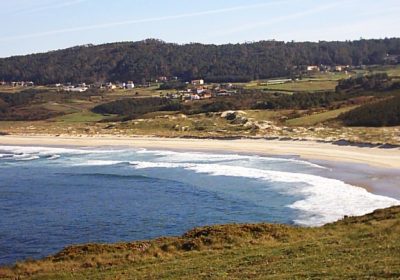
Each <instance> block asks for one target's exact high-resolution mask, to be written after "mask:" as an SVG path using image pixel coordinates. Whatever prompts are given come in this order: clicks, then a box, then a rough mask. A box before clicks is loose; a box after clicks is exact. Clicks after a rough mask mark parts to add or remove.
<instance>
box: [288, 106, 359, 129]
mask: <svg viewBox="0 0 400 280" xmlns="http://www.w3.org/2000/svg"><path fill="white" fill-rule="evenodd" d="M356 107H357V106H351V107H346V108H340V109H336V110H330V111H326V112H323V113H316V114H312V115H309V116H304V117H300V118H295V119H290V120H287V121H286V124H287V125H290V126H313V125H316V124H319V123H323V122H325V121H328V120H332V119H335V118H337V117H338V116H339V115H340V114H341V113H344V112H348V111H350V110H352V109H354V108H356Z"/></svg>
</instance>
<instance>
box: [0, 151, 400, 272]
mask: <svg viewBox="0 0 400 280" xmlns="http://www.w3.org/2000/svg"><path fill="white" fill-rule="evenodd" d="M325 169H327V167H325V166H322V165H318V164H316V163H312V162H308V161H304V160H301V159H299V158H297V157H294V156H293V157H278V156H271V157H268V156H256V155H243V154H230V153H215V152H201V153H200V152H182V151H179V152H178V151H168V150H150V149H139V148H130V147H96V148H89V147H74V148H71V147H27V146H0V264H2V265H10V264H13V263H15V262H16V261H21V260H26V259H38V258H42V257H44V256H47V255H49V254H54V253H57V252H58V251H60V250H61V249H63V248H64V247H66V246H68V245H73V244H82V243H93V242H97V243H112V242H120V241H133V240H144V239H151V238H155V237H160V236H177V235H181V234H183V233H185V232H186V231H188V230H190V229H192V228H194V227H198V226H204V225H213V224H226V223H258V222H268V223H284V224H290V225H297V226H320V225H324V224H326V223H330V222H334V221H336V220H338V219H341V218H342V217H343V216H345V215H348V216H351V215H363V214H365V213H368V212H371V211H373V210H375V209H377V208H384V207H389V206H392V205H399V204H400V201H399V200H397V199H395V198H390V197H386V196H381V195H376V194H372V193H370V192H368V191H366V190H365V189H364V188H360V187H356V186H353V185H349V184H346V183H345V182H343V181H341V180H338V179H332V178H328V177H324V176H321V174H323V173H324V172H323V171H324V170H325ZM327 171H328V170H327Z"/></svg>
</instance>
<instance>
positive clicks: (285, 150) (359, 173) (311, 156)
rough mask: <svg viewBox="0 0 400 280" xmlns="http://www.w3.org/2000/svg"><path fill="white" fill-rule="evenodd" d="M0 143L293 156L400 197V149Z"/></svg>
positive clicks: (120, 139) (271, 143) (102, 139)
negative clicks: (399, 184)
mask: <svg viewBox="0 0 400 280" xmlns="http://www.w3.org/2000/svg"><path fill="white" fill-rule="evenodd" d="M0 145H14V146H53V147H54V146H59V147H60V146H61V147H113V146H114V147H133V148H146V149H163V150H172V151H179V152H185V151H191V152H211V153H212V152H215V153H238V154H247V155H260V156H277V157H295V158H298V159H302V160H306V161H309V162H311V163H315V164H318V165H321V166H324V167H326V169H322V170H321V171H320V172H317V173H316V175H319V176H322V177H327V178H331V179H337V180H340V181H343V182H345V183H347V184H350V185H353V186H357V187H361V188H364V189H366V190H367V191H368V192H371V193H374V194H377V195H384V196H388V197H392V198H395V199H399V200H400V187H399V186H398V183H397V182H399V181H400V149H399V148H397V147H394V148H386V149H384V148H379V147H376V146H375V147H370V146H362V145H361V146H355V145H335V144H333V143H326V142H318V141H294V140H267V139H248V138H244V139H233V140H220V139H218V140H217V139H195V138H160V137H150V136H149V137H129V136H109V135H107V136H106V135H102V136H97V137H90V136H80V137H74V136H68V137H66V136H51V135H35V136H32V135H29V136H23V135H6V136H0Z"/></svg>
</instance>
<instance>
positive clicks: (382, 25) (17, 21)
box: [0, 0, 400, 57]
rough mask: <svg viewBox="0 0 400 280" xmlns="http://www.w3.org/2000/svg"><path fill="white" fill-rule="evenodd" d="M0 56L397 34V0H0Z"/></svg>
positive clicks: (399, 10) (399, 20)
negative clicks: (133, 44)
mask: <svg viewBox="0 0 400 280" xmlns="http://www.w3.org/2000/svg"><path fill="white" fill-rule="evenodd" d="M0 5H1V9H0V57H8V56H13V55H24V54H30V53H38V52H46V51H50V50H56V49H63V48H68V47H72V46H76V45H84V44H102V43H111V42H121V41H140V40H144V39H147V38H156V39H161V40H163V41H166V42H173V43H179V44H184V43H190V42H200V43H207V44H208V43H210V44H225V43H244V42H252V41H260V40H278V41H296V42H300V41H322V40H325V41H332V40H340V41H343V40H357V39H360V38H364V39H370V38H377V39H378V38H385V37H400V28H399V26H400V16H399V14H400V1H399V0H379V1H377V0H264V1H261V0H229V1H226V0H131V1H129V0H0Z"/></svg>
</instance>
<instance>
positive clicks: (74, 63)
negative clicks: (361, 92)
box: [0, 38, 400, 84]
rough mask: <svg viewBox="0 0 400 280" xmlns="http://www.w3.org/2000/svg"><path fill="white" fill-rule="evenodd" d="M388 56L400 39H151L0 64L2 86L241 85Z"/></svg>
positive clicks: (397, 52) (399, 48) (12, 59)
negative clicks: (163, 81) (174, 81)
mask: <svg viewBox="0 0 400 280" xmlns="http://www.w3.org/2000/svg"><path fill="white" fill-rule="evenodd" d="M387 54H391V55H394V56H396V55H400V39H398V38H393V39H381V40H359V41H346V42H325V41H321V42H319V43H312V42H304V43H295V42H288V43H285V42H279V41H260V42H254V43H244V44H226V45H203V44H197V43H192V44H185V45H178V44H172V43H165V42H162V41H159V40H154V39H149V40H145V41H140V42H123V43H112V44H104V45H98V46H92V45H88V46H80V47H73V48H69V49H64V50H58V51H52V52H48V53H41V54H33V55H26V56H15V57H10V58H4V59H0V81H1V80H5V81H21V80H25V81H34V82H35V83H37V84H51V83H66V82H73V83H78V82H89V83H92V82H96V81H98V82H105V81H127V80H133V81H135V82H142V80H154V79H156V78H157V77H159V76H168V77H173V76H176V77H179V78H180V79H182V80H190V79H193V78H200V77H201V78H204V79H206V81H208V82H211V81H223V82H227V81H232V82H239V81H250V80H252V79H264V78H270V77H280V76H289V75H296V74H298V71H299V70H301V68H302V67H305V66H306V65H320V64H324V65H362V64H364V65H373V64H383V63H385V58H386V56H387ZM296 67H297V68H296Z"/></svg>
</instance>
